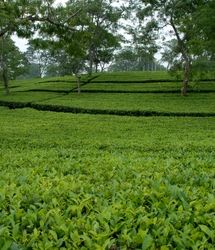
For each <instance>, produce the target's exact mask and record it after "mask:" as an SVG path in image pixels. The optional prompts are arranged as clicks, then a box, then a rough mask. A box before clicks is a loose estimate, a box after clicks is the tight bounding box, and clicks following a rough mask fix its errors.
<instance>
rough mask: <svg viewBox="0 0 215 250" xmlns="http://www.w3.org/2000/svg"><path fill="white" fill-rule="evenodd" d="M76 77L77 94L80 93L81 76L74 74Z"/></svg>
mask: <svg viewBox="0 0 215 250" xmlns="http://www.w3.org/2000/svg"><path fill="white" fill-rule="evenodd" d="M76 79H77V90H78V94H80V93H81V76H80V75H78V74H77V75H76Z"/></svg>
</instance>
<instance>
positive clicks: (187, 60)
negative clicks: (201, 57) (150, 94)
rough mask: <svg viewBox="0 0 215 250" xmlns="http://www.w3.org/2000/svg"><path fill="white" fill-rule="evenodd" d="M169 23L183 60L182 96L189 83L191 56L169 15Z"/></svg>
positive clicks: (184, 94)
mask: <svg viewBox="0 0 215 250" xmlns="http://www.w3.org/2000/svg"><path fill="white" fill-rule="evenodd" d="M170 24H171V26H172V28H173V30H174V32H175V35H176V38H177V41H178V45H179V48H180V52H181V54H182V58H183V61H184V68H183V86H182V88H181V95H182V96H186V95H187V92H188V85H189V81H190V74H191V58H190V56H189V52H188V49H187V47H186V44H185V42H184V41H183V40H182V39H181V37H180V35H179V31H178V30H177V28H176V26H175V23H174V20H173V18H172V17H171V20H170Z"/></svg>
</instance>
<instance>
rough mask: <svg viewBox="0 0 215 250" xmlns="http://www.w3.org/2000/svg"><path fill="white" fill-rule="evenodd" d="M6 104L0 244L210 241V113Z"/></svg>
mask: <svg viewBox="0 0 215 250" xmlns="http://www.w3.org/2000/svg"><path fill="white" fill-rule="evenodd" d="M0 112H1V118H2V119H1V120H0V127H1V130H0V138H1V144H0V166H1V167H0V173H1V179H0V225H1V226H0V248H1V249H19V250H20V249H41V250H43V249H56V250H57V249H114V250H115V249H117V248H120V249H125V250H126V249H129V248H130V249H132V248H133V249H149V250H150V249H162V250H167V249H173V248H178V249H186V248H190V249H200V248H205V249H210V248H211V249H213V246H214V228H215V224H214V203H215V198H214V187H215V180H214V162H215V155H214V139H213V138H214V129H213V128H214V118H162V117H151V118H134V117H133V118H129V117H114V116H89V115H72V114H60V113H58V114H56V113H49V112H37V111H32V110H27V109H26V110H14V111H12V110H7V109H3V108H0ZM134 128H135V129H134ZM152 131H153V133H152ZM181 134H183V137H182V136H181ZM200 141H201V142H200Z"/></svg>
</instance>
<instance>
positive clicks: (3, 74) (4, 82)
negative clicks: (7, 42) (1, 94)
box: [1, 36, 9, 95]
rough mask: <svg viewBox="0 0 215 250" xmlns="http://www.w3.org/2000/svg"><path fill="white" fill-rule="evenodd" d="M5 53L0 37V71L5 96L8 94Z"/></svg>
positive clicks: (2, 39) (2, 38)
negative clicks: (0, 72)
mask: <svg viewBox="0 0 215 250" xmlns="http://www.w3.org/2000/svg"><path fill="white" fill-rule="evenodd" d="M5 61H6V60H5V51H4V36H2V37H1V71H2V79H3V85H4V89H5V94H6V95H8V94H9V84H8V82H9V81H8V70H7V64H6V62H5Z"/></svg>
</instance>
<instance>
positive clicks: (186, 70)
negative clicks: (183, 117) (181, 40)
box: [181, 60, 191, 96]
mask: <svg viewBox="0 0 215 250" xmlns="http://www.w3.org/2000/svg"><path fill="white" fill-rule="evenodd" d="M190 72H191V65H190V62H189V60H188V61H186V62H185V65H184V72H183V74H184V75H183V86H182V88H181V95H182V96H186V95H187V91H188V84H189V81H190Z"/></svg>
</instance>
